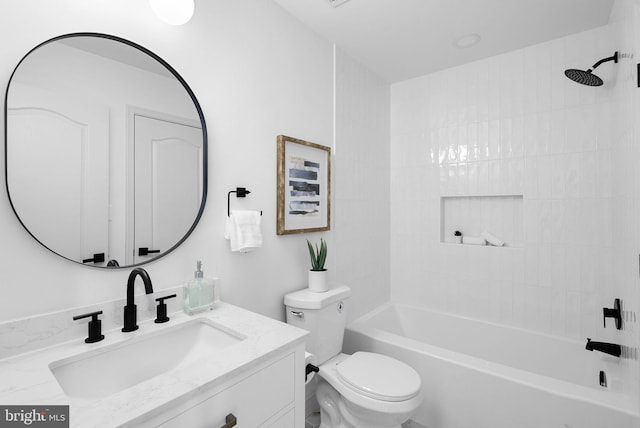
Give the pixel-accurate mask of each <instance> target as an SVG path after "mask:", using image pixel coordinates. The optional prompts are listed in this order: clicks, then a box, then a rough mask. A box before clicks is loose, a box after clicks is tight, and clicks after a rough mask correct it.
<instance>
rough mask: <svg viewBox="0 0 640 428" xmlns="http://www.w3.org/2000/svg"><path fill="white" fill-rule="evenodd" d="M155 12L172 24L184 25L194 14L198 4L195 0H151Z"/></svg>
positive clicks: (150, 3)
mask: <svg viewBox="0 0 640 428" xmlns="http://www.w3.org/2000/svg"><path fill="white" fill-rule="evenodd" d="M149 5H150V6H151V9H152V10H153V12H154V13H155V14H156V15H157V16H158V18H160V19H161V20H163V21H164V22H166V23H167V24H171V25H183V24H186V23H187V22H189V20H190V19H191V17H192V16H193V12H194V11H195V8H196V5H195V3H194V0H149Z"/></svg>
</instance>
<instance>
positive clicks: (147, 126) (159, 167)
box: [127, 114, 203, 263]
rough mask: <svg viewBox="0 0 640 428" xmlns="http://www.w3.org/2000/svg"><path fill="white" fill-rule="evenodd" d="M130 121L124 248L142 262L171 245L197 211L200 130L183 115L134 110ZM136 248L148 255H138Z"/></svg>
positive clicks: (200, 199) (134, 261) (175, 241)
mask: <svg viewBox="0 0 640 428" xmlns="http://www.w3.org/2000/svg"><path fill="white" fill-rule="evenodd" d="M133 126H134V144H133V146H134V150H135V164H134V182H135V185H134V191H133V193H134V201H135V202H134V213H133V215H134V218H135V221H134V222H133V224H134V225H135V226H134V231H133V249H132V250H133V251H128V252H127V253H128V254H131V255H132V256H133V260H132V261H133V263H143V262H145V261H147V260H149V259H150V258H153V257H155V256H157V254H158V253H156V251H159V252H161V253H163V252H166V251H167V250H169V249H170V248H171V247H173V246H174V245H176V243H178V242H179V241H180V240H181V238H182V237H183V236H184V234H185V230H189V228H190V227H191V225H192V224H193V219H194V218H196V216H197V215H198V212H199V210H200V206H201V202H202V182H203V180H202V174H203V171H202V165H203V160H202V156H203V153H202V148H203V146H202V129H201V128H200V125H199V123H194V122H192V121H189V120H182V119H177V118H170V117H149V115H140V114H135V115H134V125H133ZM129 242H131V241H130V240H129ZM140 248H143V249H144V248H146V249H147V251H149V253H148V255H140V254H141V252H140ZM142 253H143V254H144V250H143V251H142Z"/></svg>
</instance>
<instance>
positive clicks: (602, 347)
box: [585, 338, 622, 357]
mask: <svg viewBox="0 0 640 428" xmlns="http://www.w3.org/2000/svg"><path fill="white" fill-rule="evenodd" d="M585 349H586V350H587V351H600V352H604V353H605V354H609V355H613V356H614V357H620V355H621V354H622V347H621V346H620V345H617V344H615V343H607V342H593V341H591V339H590V338H587V346H586V347H585Z"/></svg>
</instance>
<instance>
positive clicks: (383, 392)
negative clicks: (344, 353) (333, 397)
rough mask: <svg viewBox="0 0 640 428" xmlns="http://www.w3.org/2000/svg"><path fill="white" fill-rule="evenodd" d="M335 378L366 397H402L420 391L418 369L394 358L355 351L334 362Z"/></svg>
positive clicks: (395, 398) (407, 397)
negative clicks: (336, 374) (335, 363)
mask: <svg viewBox="0 0 640 428" xmlns="http://www.w3.org/2000/svg"><path fill="white" fill-rule="evenodd" d="M336 369H337V372H338V378H339V379H340V380H341V381H342V382H344V383H345V384H347V385H349V386H350V387H351V388H353V389H356V390H358V392H360V393H361V394H363V395H366V396H367V397H371V398H375V399H378V400H382V401H404V400H408V399H410V398H412V397H415V396H416V395H417V394H418V393H419V392H420V376H419V375H418V373H417V372H416V371H415V370H414V369H412V368H411V367H409V366H408V365H406V364H405V363H403V362H401V361H398V360H396V359H394V358H391V357H387V356H384V355H380V354H374V353H371V352H356V353H355V354H353V355H351V356H350V357H349V358H347V359H346V360H344V361H342V362H341V363H339V364H338V365H337V366H336Z"/></svg>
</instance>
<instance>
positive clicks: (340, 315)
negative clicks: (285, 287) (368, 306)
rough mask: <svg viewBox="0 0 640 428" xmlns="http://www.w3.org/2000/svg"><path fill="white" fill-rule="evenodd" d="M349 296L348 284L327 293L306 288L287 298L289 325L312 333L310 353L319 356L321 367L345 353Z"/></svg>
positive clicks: (285, 299) (309, 339) (308, 348)
mask: <svg viewBox="0 0 640 428" xmlns="http://www.w3.org/2000/svg"><path fill="white" fill-rule="evenodd" d="M349 296H351V289H350V288H349V287H347V286H346V285H333V286H332V287H331V288H330V289H329V291H326V292H324V293H316V292H313V291H310V290H309V289H308V288H305V289H304V290H300V291H296V292H293V293H289V294H287V295H285V296H284V304H285V306H286V308H287V323H288V324H291V325H294V326H296V327H300V328H303V329H305V330H308V331H309V333H310V334H309V336H308V337H307V341H306V351H307V352H310V353H312V354H314V355H315V356H316V358H317V361H318V364H322V363H324V362H325V361H327V360H328V359H329V358H331V357H333V356H335V355H338V354H339V353H340V352H341V351H342V338H343V337H344V329H345V326H346V325H347V300H348V299H349Z"/></svg>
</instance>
